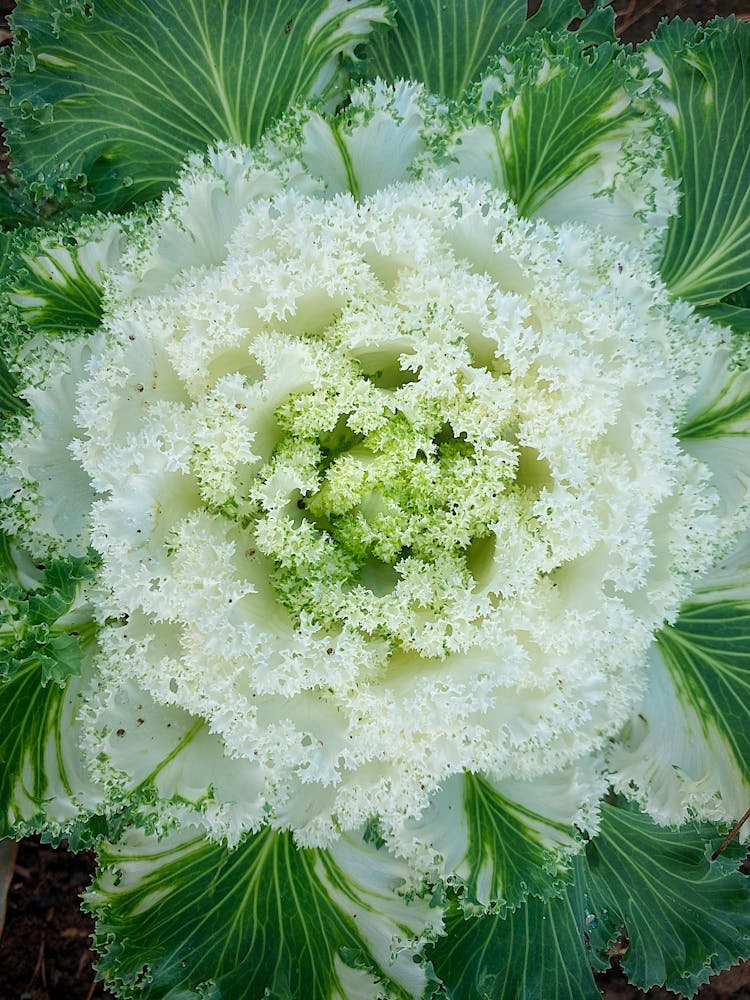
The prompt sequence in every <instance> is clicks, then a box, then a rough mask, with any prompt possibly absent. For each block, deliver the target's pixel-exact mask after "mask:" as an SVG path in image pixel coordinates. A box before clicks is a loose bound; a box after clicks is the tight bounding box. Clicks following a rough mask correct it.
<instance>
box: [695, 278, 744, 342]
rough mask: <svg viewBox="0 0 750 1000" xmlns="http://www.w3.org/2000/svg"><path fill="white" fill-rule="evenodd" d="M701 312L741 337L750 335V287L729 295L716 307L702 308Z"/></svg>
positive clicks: (716, 304) (700, 308)
mask: <svg viewBox="0 0 750 1000" xmlns="http://www.w3.org/2000/svg"><path fill="white" fill-rule="evenodd" d="M699 312H701V313H702V314H703V315H704V316H707V317H708V318H709V319H710V320H713V321H714V322H715V323H721V324H722V325H723V326H728V327H731V329H732V330H733V331H734V332H735V333H738V334H740V335H741V336H746V335H747V334H750V285H746V286H745V287H744V288H740V290H739V291H737V292H733V293H732V294H731V295H727V296H726V298H723V299H722V300H721V302H716V303H714V305H710V306H700V307H699Z"/></svg>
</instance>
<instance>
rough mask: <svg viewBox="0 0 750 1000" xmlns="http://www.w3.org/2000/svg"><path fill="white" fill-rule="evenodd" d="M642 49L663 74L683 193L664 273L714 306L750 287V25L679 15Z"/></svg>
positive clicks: (680, 289)
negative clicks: (684, 18) (697, 22)
mask: <svg viewBox="0 0 750 1000" xmlns="http://www.w3.org/2000/svg"><path fill="white" fill-rule="evenodd" d="M644 51H645V52H646V55H647V58H648V60H649V63H650V65H651V66H652V68H654V69H659V70H661V78H660V81H659V83H658V85H657V94H658V97H659V101H660V103H661V105H662V107H663V109H664V111H665V112H666V116H667V121H668V125H669V128H668V132H667V136H668V142H669V172H670V174H671V176H672V177H673V178H674V179H675V180H677V181H678V182H679V184H680V192H681V199H680V208H679V212H678V213H677V214H676V215H675V216H674V217H673V218H672V220H671V222H670V228H669V235H668V239H667V245H666V250H665V252H664V259H663V260H662V264H661V272H662V276H663V277H664V280H665V281H666V283H667V285H668V286H669V287H670V288H671V289H672V291H673V292H674V293H675V295H679V296H681V297H682V298H685V299H687V300H688V301H690V302H694V303H696V304H699V305H702V306H712V305H714V304H716V303H719V302H721V301H723V300H725V299H727V300H728V297H730V296H732V295H733V294H734V293H736V292H738V291H739V290H740V289H743V288H746V287H747V284H748V270H749V269H750V151H749V150H748V143H747V136H748V129H750V102H748V100H747V94H748V91H749V90H750V24H746V23H744V22H742V21H735V20H733V19H730V20H727V21H720V20H715V21H711V22H710V23H709V24H708V25H707V26H706V27H703V26H697V25H695V24H693V23H692V22H691V21H681V20H679V19H676V20H674V21H672V22H670V23H669V24H665V23H663V24H662V25H661V26H660V28H659V30H658V31H657V33H656V36H655V38H654V40H653V41H652V42H650V43H649V44H648V45H647V46H646V47H645V48H644ZM743 95H744V96H743ZM715 315H717V318H719V319H729V318H730V317H729V316H727V314H726V313H724V314H722V312H721V311H719V312H718V313H715Z"/></svg>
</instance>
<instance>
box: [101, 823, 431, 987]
mask: <svg viewBox="0 0 750 1000" xmlns="http://www.w3.org/2000/svg"><path fill="white" fill-rule="evenodd" d="M99 862H100V866H101V867H100V872H99V874H98V876H97V879H96V881H95V882H94V885H93V887H92V890H91V891H90V893H89V895H88V899H87V905H88V907H89V908H90V909H91V910H93V912H94V913H95V915H96V917H97V932H96V939H95V945H96V947H97V950H99V951H100V952H102V957H101V959H100V962H99V965H98V968H99V971H100V972H101V973H102V974H103V976H104V978H105V982H106V983H107V984H108V985H109V986H110V987H113V988H114V989H116V991H117V993H118V995H119V996H121V997H125V998H127V997H136V996H137V997H141V998H143V1000H155V998H157V997H164V998H167V997H169V998H170V1000H178V998H180V1000H188V998H197V997H201V998H204V1000H220V998H230V997H231V1000H259V998H261V997H263V996H266V997H269V998H270V997H273V998H277V1000H282V998H283V1000H297V998H301V997H304V998H305V1000H334V998H336V1000H349V998H351V1000H358V998H360V997H362V998H364V997H372V996H377V995H382V996H384V997H386V996H387V997H393V998H399V1000H408V998H411V997H413V996H419V995H421V994H422V993H423V992H424V989H425V986H426V982H427V973H426V970H425V969H424V968H423V967H422V966H421V965H419V964H417V963H416V962H415V961H414V959H413V956H414V951H413V950H412V948H411V942H412V941H413V939H416V938H419V937H420V936H421V934H422V932H423V931H424V929H425V926H426V925H427V924H430V923H432V922H434V923H436V924H438V925H439V924H440V911H439V910H435V909H431V908H430V906H429V903H428V902H427V901H425V900H422V899H420V898H419V897H417V898H414V899H413V900H412V901H411V902H407V901H406V900H405V899H404V898H403V897H401V896H399V895H398V894H397V892H396V890H397V889H398V887H399V881H400V880H399V873H400V871H401V867H402V866H401V865H400V863H399V862H397V861H396V860H395V859H393V858H390V857H389V856H388V854H387V853H386V852H385V851H377V850H376V849H375V848H374V847H372V846H370V845H368V844H365V843H364V842H362V841H357V842H354V841H350V840H348V839H346V838H344V839H342V840H340V841H339V842H338V843H337V845H336V846H335V847H334V848H333V849H332V850H330V851H323V850H309V849H306V850H301V849H298V848H297V847H295V845H294V843H293V841H292V839H291V836H290V835H288V834H279V833H275V832H273V831H270V830H268V829H266V830H265V831H263V832H261V833H258V834H255V835H251V836H249V837H247V838H246V839H245V840H244V841H243V842H242V843H241V844H240V846H239V847H237V848H236V849H235V850H234V851H230V850H228V849H227V848H225V847H222V846H219V845H216V844H211V843H209V842H207V841H206V840H205V839H204V838H203V837H201V836H199V835H198V834H197V832H196V831H195V829H192V830H191V829H188V830H186V831H184V832H182V833H180V834H177V833H173V834H170V835H169V836H168V837H167V838H165V839H164V840H161V841H158V840H157V839H156V838H155V837H153V838H149V837H146V836H145V835H143V834H142V833H141V832H139V831H137V830H131V831H129V832H128V834H127V835H126V836H125V837H124V838H123V840H122V841H121V842H120V843H117V844H103V845H102V846H101V848H100V850H99ZM402 949H403V950H402ZM375 982H378V983H379V984H380V985H379V987H378V988H376V987H375V985H374V983H375Z"/></svg>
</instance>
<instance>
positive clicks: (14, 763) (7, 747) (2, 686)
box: [0, 535, 103, 837]
mask: <svg viewBox="0 0 750 1000" xmlns="http://www.w3.org/2000/svg"><path fill="white" fill-rule="evenodd" d="M0 560H1V563H0V570H2V580H0V761H2V767H1V768H0V837H1V836H14V835H16V836H18V835H23V834H26V833H29V832H32V831H33V832H36V831H41V830H43V831H46V833H47V836H60V835H64V833H66V832H69V831H70V830H71V829H72V828H73V827H75V826H76V824H80V822H81V821H86V819H87V818H88V817H89V816H91V815H93V814H94V813H95V812H96V811H97V810H98V808H99V807H100V805H101V803H102V798H103V796H102V793H101V790H100V789H99V788H98V787H97V786H96V784H95V783H94V782H92V781H91V780H90V778H89V776H88V774H87V772H86V769H85V767H84V763H83V759H82V756H81V750H80V747H79V744H78V734H79V728H78V709H79V707H80V703H81V697H82V692H83V690H84V689H85V687H86V685H87V683H88V680H89V677H90V675H91V672H92V654H93V639H92V637H93V622H92V621H91V609H90V608H89V607H87V604H86V601H85V598H84V597H83V596H82V593H81V591H82V585H83V584H84V583H85V581H86V580H87V579H90V578H91V576H92V575H93V572H92V570H91V568H90V567H89V566H88V565H87V564H86V563H85V561H84V560H81V559H70V560H66V561H60V562H57V563H53V564H51V565H50V566H49V568H48V569H47V571H46V573H44V574H42V573H40V572H36V571H35V570H34V568H33V567H32V566H30V565H29V567H28V569H29V570H30V571H31V573H33V574H34V577H35V579H34V578H30V577H29V573H28V572H27V571H26V567H25V566H24V565H23V563H21V569H20V571H19V566H18V563H19V561H20V559H19V554H18V553H17V552H15V551H14V549H13V547H12V546H11V544H10V542H9V540H8V539H7V537H6V536H5V535H0Z"/></svg>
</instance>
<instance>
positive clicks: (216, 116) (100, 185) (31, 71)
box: [5, 0, 387, 210]
mask: <svg viewBox="0 0 750 1000" xmlns="http://www.w3.org/2000/svg"><path fill="white" fill-rule="evenodd" d="M386 17H387V0H386V3H381V4H375V3H373V2H372V0H351V2H349V3H346V4H341V3H337V2H336V0H309V2H307V3H305V4H299V3H297V2H295V0H276V2H274V3H257V2H254V0H162V2H160V3H159V4H158V5H154V4H152V3H149V2H147V0H96V2H95V3H90V2H85V0H66V2H62V0H57V2H56V3H54V2H50V0H26V2H25V3H24V4H23V5H21V6H20V7H19V9H18V10H17V11H16V12H15V13H14V14H13V15H12V22H13V29H14V34H15V37H16V45H15V48H14V52H13V55H12V56H11V59H10V70H11V76H10V79H9V80H8V83H7V87H8V91H9V99H8V100H6V102H5V103H6V110H5V118H6V124H7V131H8V143H9V145H10V147H11V153H12V156H13V162H14V166H15V168H16V170H17V171H18V173H19V174H20V175H21V176H22V177H23V178H24V179H25V180H26V181H27V183H28V184H29V185H30V187H31V189H32V193H34V194H36V195H49V194H59V193H60V189H61V185H62V186H63V187H64V185H65V184H66V183H67V182H69V181H75V182H76V183H78V184H79V185H80V184H83V183H86V182H87V183H88V184H89V185H90V187H91V188H92V189H93V191H94V194H95V203H96V205H97V207H106V208H108V209H112V210H116V209H121V208H122V207H123V206H125V205H128V204H132V203H133V202H136V201H143V200H146V199H149V198H153V197H155V196H156V195H157V194H158V193H159V192H160V191H162V190H163V189H164V188H165V187H166V186H167V185H169V184H170V183H172V182H173V181H174V179H175V177H176V175H177V172H178V167H179V165H180V163H181V162H182V161H183V160H184V158H185V157H186V155H187V154H188V153H189V152H191V151H193V150H198V149H201V148H205V147H206V146H208V145H210V144H211V143H213V142H215V141H218V140H232V141H235V142H242V143H247V144H249V145H253V144H255V143H256V142H257V141H258V139H259V138H260V136H261V135H262V133H263V131H264V129H265V128H266V126H267V125H268V124H269V123H270V122H271V121H272V120H273V119H275V118H277V117H278V116H279V115H280V114H281V113H282V112H284V111H285V110H286V108H287V107H288V106H289V105H290V103H291V102H292V101H294V100H295V98H297V97H299V96H300V95H310V94H322V95H323V96H326V97H327V96H331V95H333V94H334V91H335V78H336V70H337V67H338V65H339V57H340V55H341V54H342V53H347V52H351V51H352V50H353V49H354V47H355V46H356V45H358V44H359V43H360V42H362V41H363V40H364V39H365V38H366V36H367V35H368V33H369V32H370V30H371V27H372V24H373V22H377V21H384V20H386Z"/></svg>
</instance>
